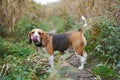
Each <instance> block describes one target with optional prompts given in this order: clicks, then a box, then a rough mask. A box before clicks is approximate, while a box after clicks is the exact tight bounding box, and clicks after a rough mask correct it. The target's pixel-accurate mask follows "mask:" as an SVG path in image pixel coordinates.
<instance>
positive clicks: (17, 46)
mask: <svg viewBox="0 0 120 80" xmlns="http://www.w3.org/2000/svg"><path fill="white" fill-rule="evenodd" d="M26 43H27V42H22V43H10V42H7V41H5V39H2V38H0V54H1V55H2V56H3V57H4V56H7V55H15V56H22V57H26V56H27V55H29V54H32V53H33V52H34V51H35V50H33V49H32V48H30V46H28V45H26Z"/></svg>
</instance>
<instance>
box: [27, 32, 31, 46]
mask: <svg viewBox="0 0 120 80" xmlns="http://www.w3.org/2000/svg"><path fill="white" fill-rule="evenodd" d="M28 38H29V44H31V43H32V40H31V32H29V33H28Z"/></svg>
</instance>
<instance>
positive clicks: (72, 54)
mask: <svg viewBox="0 0 120 80" xmlns="http://www.w3.org/2000/svg"><path fill="white" fill-rule="evenodd" d="M73 55H74V54H72V55H70V56H69V57H68V58H66V59H65V60H68V59H70V58H71V57H72V56H73Z"/></svg>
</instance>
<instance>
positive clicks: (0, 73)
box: [0, 64, 5, 77]
mask: <svg viewBox="0 0 120 80" xmlns="http://www.w3.org/2000/svg"><path fill="white" fill-rule="evenodd" d="M4 67H5V64H4V65H3V66H2V70H1V72H0V77H1V76H2V74H3V70H4Z"/></svg>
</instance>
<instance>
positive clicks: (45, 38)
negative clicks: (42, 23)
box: [41, 32, 49, 46]
mask: <svg viewBox="0 0 120 80" xmlns="http://www.w3.org/2000/svg"><path fill="white" fill-rule="evenodd" d="M41 38H42V39H41V40H42V45H43V46H46V45H47V44H48V42H49V35H48V33H45V32H42V33H41Z"/></svg>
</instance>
